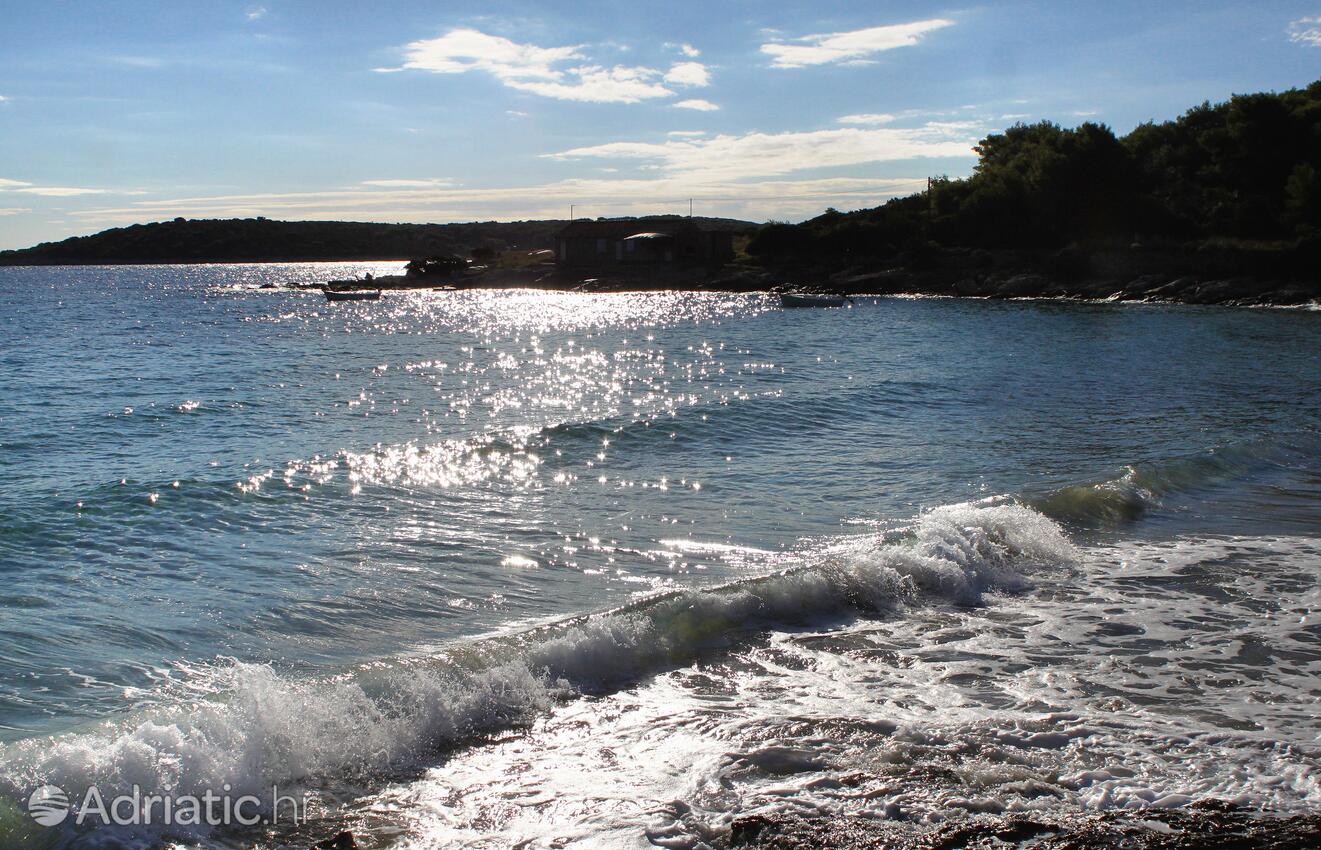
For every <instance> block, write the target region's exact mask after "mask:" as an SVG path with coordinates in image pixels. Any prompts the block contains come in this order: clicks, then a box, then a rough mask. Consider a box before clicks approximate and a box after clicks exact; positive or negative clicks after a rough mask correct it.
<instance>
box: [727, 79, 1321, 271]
mask: <svg viewBox="0 0 1321 850" xmlns="http://www.w3.org/2000/svg"><path fill="white" fill-rule="evenodd" d="M976 151H977V153H978V155H979V160H978V162H977V165H976V167H975V168H974V170H973V173H972V175H971V176H970V177H968V178H967V179H960V180H950V179H939V180H935V181H933V182H932V185H931V188H930V190H929V191H927V192H923V193H920V194H917V195H912V196H910V197H906V198H897V199H895V200H892V201H890V202H889V203H887V204H885V205H883V206H880V207H876V208H874V209H869V210H861V211H858V212H855V213H848V214H844V213H839V212H836V211H833V210H828V211H827V212H826V213H825V214H824V215H821V216H819V217H817V218H815V219H812V220H811V221H808V222H804V223H803V224H801V225H769V226H767V227H765V228H763V229H762V231H761V232H760V233H759V234H758V236H757V238H756V239H754V240H753V242H752V243H751V245H750V246H749V249H748V250H749V252H750V253H753V254H754V255H758V256H761V257H763V258H765V259H768V260H774V259H777V258H785V257H793V256H796V257H806V256H815V257H818V258H819V257H821V256H826V255H834V256H840V255H853V256H858V257H865V256H881V255H889V254H892V253H895V252H899V251H907V250H911V249H912V248H914V246H929V245H931V244H932V243H935V244H937V245H943V246H964V247H976V248H1013V249H1055V248H1061V247H1063V246H1066V245H1071V244H1076V245H1082V246H1092V245H1113V244H1128V243H1131V242H1134V241H1136V242H1142V243H1152V242H1154V243H1160V244H1166V245H1169V244H1174V243H1185V244H1186V243H1189V242H1194V241H1205V240H1240V241H1244V240H1246V241H1255V242H1262V241H1275V242H1289V243H1291V244H1295V245H1296V244H1298V243H1307V244H1312V245H1314V244H1315V243H1316V241H1317V239H1318V238H1319V237H1321V81H1318V82H1316V83H1313V84H1312V85H1310V86H1308V87H1307V88H1306V89H1302V90H1298V89H1294V90H1290V91H1286V92H1283V93H1280V94H1250V95H1238V96H1235V97H1233V98H1231V99H1230V100H1229V101H1227V102H1225V103H1220V104H1215V105H1212V104H1210V103H1204V104H1202V105H1201V106H1198V107H1195V108H1193V109H1191V110H1189V111H1188V112H1186V113H1185V114H1184V115H1182V116H1181V117H1179V118H1178V119H1176V120H1174V121H1167V122H1164V123H1161V124H1156V123H1147V124H1143V125H1141V126H1139V127H1137V128H1136V129H1134V130H1133V132H1131V133H1129V134H1128V135H1127V136H1124V137H1122V138H1119V137H1116V136H1115V134H1114V133H1113V132H1112V131H1111V130H1110V129H1109V128H1108V127H1106V126H1104V125H1100V124H1094V123H1085V124H1082V125H1081V126H1079V127H1076V128H1074V129H1067V128H1063V127H1061V126H1059V125H1058V124H1054V123H1051V122H1049V121H1042V122H1039V123H1036V124H1018V125H1016V126H1014V127H1011V128H1009V129H1008V130H1006V131H1005V132H1003V133H997V134H994V135H991V136H988V137H987V138H985V139H983V140H982V141H981V143H980V144H979V145H978V146H977V147H976Z"/></svg>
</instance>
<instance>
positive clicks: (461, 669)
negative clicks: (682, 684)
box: [3, 504, 1074, 795]
mask: <svg viewBox="0 0 1321 850" xmlns="http://www.w3.org/2000/svg"><path fill="white" fill-rule="evenodd" d="M1073 554H1074V553H1073V548H1072V546H1071V545H1070V544H1069V542H1068V541H1067V540H1066V539H1065V537H1064V536H1063V534H1061V532H1060V531H1059V529H1058V528H1057V527H1056V526H1055V525H1054V524H1053V523H1052V522H1050V521H1049V520H1047V519H1046V518H1044V517H1042V516H1041V515H1040V514H1037V513H1035V512H1033V511H1031V510H1029V509H1027V508H1024V507H1019V506H1016V505H1009V504H999V505H996V504H981V505H971V504H970V505H956V506H949V507H944V508H938V509H936V510H933V511H930V512H928V513H926V514H923V515H922V516H921V517H919V518H918V519H917V520H916V521H915V523H914V526H913V528H912V529H911V532H910V533H909V534H908V535H907V536H906V537H905V538H904V539H902V540H899V541H897V542H888V543H886V542H882V541H881V540H880V539H879V538H875V537H863V538H855V539H851V540H849V541H847V542H844V543H841V544H839V545H836V546H833V547H831V548H830V549H828V550H827V551H826V552H824V553H821V554H819V555H818V556H815V557H814V558H813V559H812V563H810V564H807V565H804V566H798V567H794V568H791V569H788V570H786V571H784V572H782V573H779V574H776V575H772V576H767V577H763V578H759V579H753V580H749V581H744V582H739V583H735V584H732V585H727V586H725V587H721V588H715V589H711V590H705V591H683V592H677V593H670V594H662V595H660V596H656V597H653V598H650V599H647V600H643V601H641V602H638V603H635V604H632V605H630V606H627V607H625V608H622V609H619V610H616V611H613V612H607V613H602V614H598V615H593V616H589V617H585V618H582V619H579V620H576V621H569V622H566V623H562V624H559V625H554V626H548V627H544V628H542V629H538V630H535V631H532V632H528V633H525V634H522V635H519V636H515V637H512V638H508V639H503V640H492V641H487V642H485V643H482V644H479V645H476V646H470V647H467V648H466V649H464V650H462V651H461V652H456V653H455V654H452V655H450V656H449V657H446V658H433V659H426V660H418V659H413V660H410V661H407V662H405V661H400V660H396V661H392V662H382V663H380V664H376V665H368V666H366V667H364V668H362V669H360V670H358V671H357V672H356V673H354V674H352V675H347V676H345V677H343V678H341V679H336V680H330V681H324V680H319V681H304V682H300V681H296V680H291V679H289V678H286V677H283V676H280V675H278V674H277V673H276V672H274V671H273V670H272V669H270V668H269V667H264V666H258V665H249V664H233V665H229V666H226V667H221V668H217V669H214V670H212V671H211V672H210V673H209V674H208V676H207V677H205V680H204V681H194V682H192V683H190V684H191V685H192V686H193V688H194V689H195V690H199V691H201V692H202V696H200V697H198V696H197V695H196V694H193V695H192V697H191V698H190V699H189V700H188V701H187V702H186V703H183V704H179V705H176V706H174V707H171V706H169V705H166V706H164V707H161V708H159V709H157V710H155V711H153V712H151V713H150V714H149V715H147V716H141V717H137V718H132V719H125V720H120V721H116V722H111V723H106V724H103V725H101V726H100V727H98V728H95V729H89V730H83V731H80V732H77V733H71V734H66V735H63V736H60V737H58V738H55V739H53V740H42V741H28V742H24V743H21V744H17V745H14V746H12V747H10V749H9V750H8V751H6V753H5V759H4V761H5V767H4V773H3V777H4V782H5V784H6V785H8V786H9V788H10V790H11V791H12V792H13V793H15V795H18V794H21V793H22V791H23V789H24V788H26V787H28V786H32V785H36V784H40V783H43V782H44V783H50V784H54V785H58V786H60V787H63V788H65V789H67V790H71V791H72V792H73V793H75V794H77V793H78V792H79V791H80V789H83V788H85V787H87V786H88V785H91V784H95V785H97V786H98V788H100V789H101V790H102V792H103V793H106V792H110V791H120V790H127V789H128V788H130V787H131V786H133V785H138V786H141V787H142V788H144V789H173V790H174V791H175V793H202V792H203V791H204V790H205V789H206V788H216V787H219V786H221V785H229V786H230V787H231V788H233V789H235V793H240V792H251V793H256V792H258V791H260V790H262V789H265V788H268V787H269V785H270V784H272V783H281V784H284V785H289V784H298V783H303V782H308V783H315V784H317V785H324V784H330V785H332V786H333V785H335V784H337V783H357V782H370V781H371V778H372V777H373V776H377V775H380V774H382V773H383V772H389V771H391V770H392V769H395V768H399V767H403V766H407V765H410V764H417V763H419V762H420V763H425V762H426V761H428V760H429V759H431V758H434V755H433V754H434V753H435V752H436V751H437V749H439V748H446V747H451V746H454V745H458V744H463V743H465V742H469V741H472V740H474V739H475V738H477V737H478V736H480V735H482V734H484V733H488V732H491V731H494V730H498V729H503V728H509V727H515V726H519V725H522V724H525V723H527V722H528V721H530V720H532V719H534V718H536V717H539V716H544V715H545V714H546V712H547V711H548V709H550V708H551V707H552V706H553V705H554V704H556V702H557V701H558V700H561V699H563V698H566V697H571V696H572V695H573V694H575V693H577V692H579V691H581V690H583V689H587V690H593V691H599V690H602V689H604V690H607V691H608V690H611V689H613V688H616V687H618V686H620V685H622V684H626V683H629V682H636V681H641V680H644V679H645V678H646V677H648V676H649V675H652V674H655V673H657V672H662V671H665V670H671V669H681V668H683V667H684V666H685V665H687V664H688V663H689V662H691V661H692V660H693V659H695V658H698V657H700V656H701V655H702V654H703V653H705V652H708V651H711V650H713V649H716V648H727V647H730V646H738V645H740V642H741V641H742V640H743V639H744V638H747V637H750V636H752V635H754V634H755V633H758V632H763V631H766V630H770V631H776V630H779V629H783V628H789V627H802V626H805V625H809V624H812V623H820V622H822V621H836V622H840V621H847V620H850V619H852V618H854V617H855V616H856V615H857V614H858V613H860V612H874V611H884V610H886V609H891V608H894V607H895V606H898V605H901V604H904V603H905V602H909V601H913V600H920V599H936V600H946V601H955V602H975V601H977V600H978V599H980V597H981V594H983V593H984V592H986V591H988V590H992V589H997V588H1004V589H1018V588H1021V587H1023V586H1025V582H1026V578H1025V573H1026V572H1028V571H1031V570H1033V569H1036V568H1038V567H1040V566H1043V565H1046V566H1057V565H1059V564H1061V563H1065V562H1068V561H1069V560H1071V559H1072V557H1073Z"/></svg>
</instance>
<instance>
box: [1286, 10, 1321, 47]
mask: <svg viewBox="0 0 1321 850" xmlns="http://www.w3.org/2000/svg"><path fill="white" fill-rule="evenodd" d="M1289 40H1290V41H1295V42H1297V43H1299V44H1306V45H1308V46H1309V47H1321V15H1318V16H1316V17H1312V18H1299V19H1298V20H1296V21H1294V22H1293V23H1291V24H1289Z"/></svg>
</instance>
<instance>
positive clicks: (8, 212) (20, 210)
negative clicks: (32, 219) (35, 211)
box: [0, 207, 32, 215]
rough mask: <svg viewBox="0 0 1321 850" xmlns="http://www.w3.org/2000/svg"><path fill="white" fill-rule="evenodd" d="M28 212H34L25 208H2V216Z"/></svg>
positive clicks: (0, 213)
mask: <svg viewBox="0 0 1321 850" xmlns="http://www.w3.org/2000/svg"><path fill="white" fill-rule="evenodd" d="M26 212H32V210H30V209H26V208H24V207H0V215H18V214H19V213H26Z"/></svg>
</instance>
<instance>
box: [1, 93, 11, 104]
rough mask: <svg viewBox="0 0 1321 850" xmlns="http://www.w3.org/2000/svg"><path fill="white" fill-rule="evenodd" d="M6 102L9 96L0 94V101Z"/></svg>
mask: <svg viewBox="0 0 1321 850" xmlns="http://www.w3.org/2000/svg"><path fill="white" fill-rule="evenodd" d="M8 102H9V98H7V97H5V96H4V95H2V94H0V103H8Z"/></svg>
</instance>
